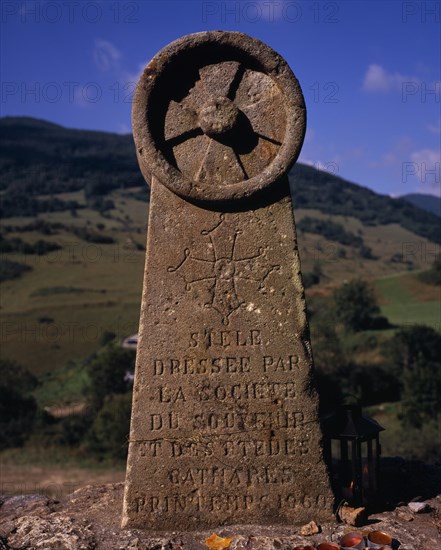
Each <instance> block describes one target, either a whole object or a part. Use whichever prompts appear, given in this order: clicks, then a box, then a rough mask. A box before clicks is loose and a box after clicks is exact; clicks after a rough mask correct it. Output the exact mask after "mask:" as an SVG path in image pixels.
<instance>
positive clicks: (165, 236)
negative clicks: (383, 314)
mask: <svg viewBox="0 0 441 550" xmlns="http://www.w3.org/2000/svg"><path fill="white" fill-rule="evenodd" d="M190 54H191V55H190ZM196 54H197V55H196ZM178 75H179V77H180V78H181V77H182V80H181V81H179V80H178V79H177V76H178ZM173 77H174V78H173ZM217 78H218V79H219V90H216V85H215V83H216V81H217ZM177 82H181V84H179V85H178V84H176V86H175V87H173V85H174V84H175V83H177ZM221 90H222V93H221ZM133 121H134V137H135V143H136V146H137V152H138V158H139V160H140V166H141V169H142V171H143V173H144V174H145V175H146V176H150V175H151V174H153V175H152V176H151V202H150V217H149V233H148V243H147V259H146V269H145V278H144V290H143V299H142V308H141V320H140V330H139V344H138V355H137V368H136V375H135V384H134V395H133V411H132V424H131V435H130V446H129V458H128V467H127V480H126V493H125V504H124V513H123V525H124V526H126V527H132V528H133V527H136V528H144V529H150V530H157V531H161V530H167V529H173V528H180V529H188V530H195V529H199V528H201V527H203V528H209V527H216V526H219V525H223V524H232V523H244V524H251V523H261V524H272V523H273V524H276V523H279V524H280V523H281V524H288V525H289V524H294V523H296V524H298V523H305V522H308V521H310V520H311V518H312V517H314V518H315V519H316V520H326V519H330V518H331V517H332V507H333V500H334V498H333V494H332V491H331V488H330V483H329V478H328V472H327V468H326V466H325V463H324V460H323V451H322V445H321V438H322V435H321V432H320V427H319V422H318V403H317V395H316V392H315V389H314V387H313V382H312V369H313V363H312V355H311V347H310V342H309V334H308V326H307V321H306V314H305V300H304V291H303V285H302V280H301V273H300V260H299V256H298V249H297V237H296V231H295V224H294V217H293V211H292V203H291V196H290V192H289V186H288V181H287V179H286V176H285V173H286V171H287V170H288V168H289V167H290V165H291V164H292V162H293V161H294V160H295V159H296V157H297V155H298V153H299V151H300V148H301V144H302V141H303V135H304V131H305V109H304V103H303V97H302V94H301V90H300V87H299V85H298V83H297V81H296V79H295V77H294V75H293V74H292V72H291V71H290V69H289V67H288V66H287V65H286V63H285V62H284V61H283V60H282V59H281V58H280V56H278V55H277V54H276V53H275V52H273V51H272V50H271V49H270V48H268V47H267V46H266V45H264V44H262V43H261V42H259V41H256V40H254V39H251V38H250V37H247V36H245V35H242V34H240V33H222V32H215V33H201V34H197V35H191V36H189V37H185V38H184V39H181V40H180V41H177V42H176V43H173V44H172V45H170V46H168V47H167V48H166V49H165V50H163V51H162V52H160V53H159V54H158V56H156V58H155V59H154V60H153V61H152V62H151V63H150V64H149V65H148V67H147V69H146V71H145V72H144V75H143V77H142V78H141V80H140V83H139V84H138V88H137V92H136V94H135V98H134V114H133ZM195 201H196V202H195Z"/></svg>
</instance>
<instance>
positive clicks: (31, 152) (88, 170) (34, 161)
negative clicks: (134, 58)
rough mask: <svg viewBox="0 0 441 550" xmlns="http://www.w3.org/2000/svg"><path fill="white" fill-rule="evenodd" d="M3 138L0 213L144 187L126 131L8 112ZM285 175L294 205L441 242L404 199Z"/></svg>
mask: <svg viewBox="0 0 441 550" xmlns="http://www.w3.org/2000/svg"><path fill="white" fill-rule="evenodd" d="M0 143H1V150H0V172H1V174H2V178H1V182H0V193H1V205H0V206H1V208H0V214H1V215H2V217H11V216H34V215H36V214H38V213H39V212H45V211H54V210H69V209H70V210H72V209H76V208H80V207H81V205H79V204H77V203H75V202H74V201H65V200H63V198H61V197H57V195H59V194H61V193H66V192H73V191H78V190H80V189H83V190H84V192H85V197H86V199H87V201H88V206H89V207H92V208H95V209H97V210H101V211H102V210H103V209H105V208H106V201H104V200H103V198H104V197H105V196H106V195H107V194H108V193H110V192H111V191H113V190H114V189H117V188H124V187H136V186H140V187H142V188H143V189H144V188H145V183H144V180H143V178H142V176H141V174H140V171H139V168H138V165H137V161H136V155H135V147H134V144H133V140H132V137H131V136H129V135H118V134H110V133H105V132H93V131H85V130H71V129H67V128H63V127H61V126H58V125H56V124H52V123H49V122H46V121H41V120H36V119H32V118H28V117H5V118H2V119H0ZM289 180H290V184H291V189H292V192H293V196H294V201H295V206H296V208H307V209H316V210H320V211H321V212H323V213H325V214H329V215H343V216H352V217H355V218H357V219H359V220H361V221H362V222H363V224H365V225H371V226H375V225H380V224H389V223H398V224H400V225H401V226H402V227H404V228H406V229H408V230H409V231H411V232H413V233H415V234H417V235H419V236H421V237H425V238H427V239H429V240H431V241H433V242H437V243H439V242H441V235H440V231H439V218H437V216H435V215H434V214H430V213H427V212H425V211H423V210H421V209H420V208H418V207H416V206H414V205H412V204H410V203H409V202H408V201H406V200H403V199H392V198H390V197H387V196H385V195H379V194H377V193H374V192H373V191H371V190H369V189H366V188H365V187H361V186H359V185H356V184H354V183H351V182H348V181H345V180H343V179H342V178H340V177H337V176H333V175H331V174H329V173H327V172H324V171H319V170H317V169H315V168H313V167H311V166H306V165H302V164H296V165H295V166H294V168H293V169H292V170H291V172H290V174H289ZM41 195H43V196H44V197H43V198H42V197H41ZM108 202H111V201H108ZM108 207H109V208H110V207H111V205H109V206H108Z"/></svg>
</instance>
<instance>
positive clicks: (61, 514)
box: [0, 468, 441, 550]
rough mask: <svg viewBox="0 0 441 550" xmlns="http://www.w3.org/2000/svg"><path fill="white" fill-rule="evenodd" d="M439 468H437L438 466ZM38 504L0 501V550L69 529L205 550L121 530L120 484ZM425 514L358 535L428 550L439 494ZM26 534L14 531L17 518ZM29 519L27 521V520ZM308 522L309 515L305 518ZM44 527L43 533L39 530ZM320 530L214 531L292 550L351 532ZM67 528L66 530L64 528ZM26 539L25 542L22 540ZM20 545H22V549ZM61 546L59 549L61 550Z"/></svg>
mask: <svg viewBox="0 0 441 550" xmlns="http://www.w3.org/2000/svg"><path fill="white" fill-rule="evenodd" d="M438 469H439V468H438ZM38 500H40V501H41V506H35V497H34V496H33V495H26V496H23V497H20V498H17V497H3V498H2V497H0V548H1V549H2V550H3V549H4V550H23V549H24V548H26V550H36V549H44V550H48V549H51V550H55V549H57V550H59V549H60V546H55V547H54V546H50V544H51V543H52V541H54V540H56V539H57V538H59V539H61V540H63V538H64V540H66V539H67V540H68V538H67V537H68V536H72V533H68V530H69V529H75V530H76V536H77V537H78V540H77V541H76V543H75V544H76V545H77V546H73V548H74V549H75V550H77V548H81V547H82V546H83V547H84V546H86V548H87V545H88V544H89V545H92V548H94V550H153V549H154V550H181V549H183V550H207V546H206V545H205V544H204V541H205V540H206V539H207V538H208V537H209V536H210V535H211V534H212V533H213V530H209V531H208V530H205V531H194V532H191V533H185V532H181V531H179V530H178V529H174V530H173V531H174V532H169V533H162V534H161V535H160V536H157V535H152V534H151V533H149V532H148V531H145V530H132V529H130V530H129V529H121V527H120V525H121V510H122V501H123V484H122V483H119V484H117V485H105V486H87V487H83V488H81V489H78V490H77V491H75V493H73V494H71V495H68V496H66V497H64V498H62V499H61V501H60V502H54V501H51V500H50V499H47V498H46V497H42V496H39V497H38ZM428 503H429V504H430V506H431V510H432V511H431V512H430V513H429V514H415V516H414V521H412V522H410V523H409V522H408V521H403V520H402V519H401V518H400V515H399V513H398V512H399V511H400V510H395V511H391V512H384V513H381V514H375V515H373V516H371V518H370V520H371V521H372V524H371V525H370V526H369V527H367V526H366V527H364V528H363V532H364V531H365V529H366V531H369V530H374V529H379V530H381V531H384V532H386V533H389V534H390V535H391V536H393V538H394V539H395V541H396V544H395V545H394V547H395V548H397V547H398V545H399V548H400V550H401V549H403V548H404V549H406V550H429V549H432V548H438V547H439V531H438V529H440V528H441V523H440V518H441V496H438V497H436V498H432V499H430V500H429V501H428ZM24 517H27V520H26V523H27V526H28V529H29V531H28V532H27V533H24V532H23V530H21V532H20V538H19V536H18V534H17V533H18V528H19V526H23V525H24V522H23V518H24ZM30 518H32V521H31V520H30ZM311 519H312V516H311ZM42 526H46V530H44V529H41V527H42ZM321 527H322V532H321V533H320V534H317V535H313V536H312V537H303V536H301V535H300V534H297V531H298V529H296V528H295V527H292V526H280V525H279V526H268V527H264V526H241V525H234V526H231V527H223V528H219V529H216V530H215V532H216V534H217V535H219V536H221V537H229V538H233V541H232V543H231V545H230V547H229V550H263V549H265V548H267V549H270V550H275V549H277V550H293V548H295V547H296V546H304V547H305V546H308V545H310V546H312V547H317V545H318V544H319V543H320V542H323V541H331V540H332V541H336V542H337V541H339V540H340V537H341V536H342V535H343V534H344V533H345V532H347V531H348V530H352V529H353V528H349V527H348V526H346V525H344V524H337V523H335V522H330V523H322V524H321ZM66 529H67V530H66ZM26 541H31V542H26ZM25 542H26V546H24V544H25ZM61 548H63V547H62V546H61Z"/></svg>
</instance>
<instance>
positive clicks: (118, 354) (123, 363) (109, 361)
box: [88, 344, 136, 408]
mask: <svg viewBox="0 0 441 550" xmlns="http://www.w3.org/2000/svg"><path fill="white" fill-rule="evenodd" d="M135 356H136V353H135V352H134V350H128V349H123V348H121V347H120V346H119V345H117V344H110V345H108V346H106V347H104V348H103V349H102V350H101V351H100V352H99V353H98V355H97V356H96V357H95V358H94V359H93V361H91V363H90V364H89V365H88V372H89V376H90V381H91V392H92V396H91V397H92V403H93V405H94V406H95V407H96V408H101V406H102V405H103V403H104V399H105V397H106V396H107V395H109V394H119V393H125V392H127V391H128V390H129V389H130V386H131V382H130V380H129V379H128V377H127V376H126V375H127V373H130V372H131V373H133V371H134V368H135Z"/></svg>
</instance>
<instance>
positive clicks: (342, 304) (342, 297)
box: [334, 279, 380, 332]
mask: <svg viewBox="0 0 441 550" xmlns="http://www.w3.org/2000/svg"><path fill="white" fill-rule="evenodd" d="M334 304H335V313H336V316H337V318H338V319H339V320H340V321H341V322H342V323H343V326H344V327H345V329H346V330H348V331H353V332H359V331H361V330H367V329H369V328H371V327H372V326H373V319H374V317H375V316H377V315H378V314H379V313H380V309H379V307H378V305H377V301H376V299H375V296H374V294H373V292H372V290H371V289H370V288H369V285H368V284H367V282H366V281H363V280H362V279H353V280H352V281H349V282H348V283H345V284H344V285H343V286H341V287H340V288H337V289H336V290H335V291H334Z"/></svg>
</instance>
